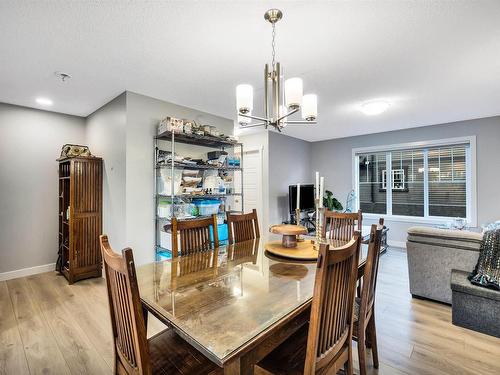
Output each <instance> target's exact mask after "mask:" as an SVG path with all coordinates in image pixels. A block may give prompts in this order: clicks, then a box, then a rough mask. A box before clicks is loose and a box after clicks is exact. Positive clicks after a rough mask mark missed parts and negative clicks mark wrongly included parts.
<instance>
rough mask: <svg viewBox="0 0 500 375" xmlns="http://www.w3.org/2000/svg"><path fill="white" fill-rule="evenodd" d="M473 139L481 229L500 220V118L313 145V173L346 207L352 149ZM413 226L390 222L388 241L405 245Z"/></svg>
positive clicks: (350, 180) (350, 179)
mask: <svg viewBox="0 0 500 375" xmlns="http://www.w3.org/2000/svg"><path fill="white" fill-rule="evenodd" d="M471 135H475V136H476V142H477V144H476V147H477V218H478V225H481V224H483V223H486V222H490V221H493V220H499V219H500V200H499V199H498V189H499V186H500V173H498V159H499V157H500V152H499V150H500V149H499V147H500V116H497V117H489V118H483V119H477V120H468V121H460V122H455V123H450V124H441V125H433V126H426V127H420V128H413V129H406V130H398V131H392V132H385V133H377V134H369V135H363V136H357V137H349V138H340V139H333V140H329V141H322V142H314V143H313V145H312V154H311V165H312V169H318V170H319V171H320V173H322V174H324V175H325V184H326V188H327V189H329V190H331V191H332V192H333V193H334V195H335V196H336V197H337V198H339V199H340V201H341V202H342V203H343V204H344V202H345V199H346V196H347V194H348V193H349V191H350V190H351V189H352V149H353V148H357V147H368V146H377V145H390V144H397V143H405V142H415V141H427V140H433V139H445V138H454V137H462V136H471ZM366 223H367V224H368V223H370V222H369V221H367V222H366ZM413 225H414V224H412V223H404V222H389V223H388V226H389V227H390V232H389V233H390V235H389V239H390V240H391V241H393V242H394V241H397V242H404V241H405V240H406V230H407V228H408V227H410V226H413Z"/></svg>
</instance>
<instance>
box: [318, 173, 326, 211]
mask: <svg viewBox="0 0 500 375" xmlns="http://www.w3.org/2000/svg"><path fill="white" fill-rule="evenodd" d="M324 190H325V178H324V177H323V176H321V178H320V180H319V206H320V207H321V208H323V195H324V193H325V191H324Z"/></svg>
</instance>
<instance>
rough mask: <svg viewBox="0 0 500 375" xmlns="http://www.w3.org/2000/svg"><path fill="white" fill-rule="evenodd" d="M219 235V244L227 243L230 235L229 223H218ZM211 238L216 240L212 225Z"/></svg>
mask: <svg viewBox="0 0 500 375" xmlns="http://www.w3.org/2000/svg"><path fill="white" fill-rule="evenodd" d="M217 237H218V239H219V245H226V244H227V241H228V238H229V235H228V232H227V224H218V225H217ZM210 240H211V241H212V242H213V241H214V232H213V229H212V227H210Z"/></svg>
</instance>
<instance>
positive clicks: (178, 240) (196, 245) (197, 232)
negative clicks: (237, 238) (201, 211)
mask: <svg viewBox="0 0 500 375" xmlns="http://www.w3.org/2000/svg"><path fill="white" fill-rule="evenodd" d="M210 228H212V230H210ZM211 233H212V234H213V240H212V238H211ZM179 244H180V247H179ZM216 247H219V237H218V235H217V215H212V216H211V217H208V218H203V219H194V220H177V218H175V217H174V218H172V257H173V258H175V257H177V256H182V255H188V254H193V253H197V252H200V251H206V250H210V249H214V248H216Z"/></svg>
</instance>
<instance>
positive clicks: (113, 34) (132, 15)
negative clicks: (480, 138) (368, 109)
mask: <svg viewBox="0 0 500 375" xmlns="http://www.w3.org/2000/svg"><path fill="white" fill-rule="evenodd" d="M271 7H279V8H281V9H282V10H283V11H284V18H283V20H282V21H281V22H280V23H279V24H278V26H277V57H278V60H279V61H280V62H281V63H282V64H283V65H284V68H285V69H286V70H285V73H286V74H287V76H288V77H290V76H301V77H302V78H303V79H304V89H305V92H315V93H317V94H318V96H319V118H318V122H319V124H318V125H316V126H315V127H314V128H312V125H310V126H295V127H293V128H292V127H288V128H287V129H286V133H287V134H290V135H293V136H295V137H298V138H302V139H306V140H310V141H314V140H321V139H328V138H337V137H345V136H350V135H358V134H366V133H373V132H379V131H387V130H393V129H402V128H409V127H415V126H422V125H429V124H437V123H443V122H451V121H457V120H463V119H470V118H478V117H486V116H492V115H498V114H500V104H499V103H500V1H498V0H492V1H470V0H467V1H413V2H409V1H371V2H366V1H363V2H361V1H329V2H326V1H286V2H283V1H273V2H267V1H245V2H241V1H184V2H179V1H176V2H166V1H163V2H144V1H133V2H129V1H78V2H77V1H71V2H70V1H48V0H47V1H37V2H33V1H24V0H13V1H12V0H3V1H0V101H2V102H7V103H14V104H19V105H24V106H29V107H38V105H37V104H36V103H35V98H36V97H39V96H45V97H49V98H51V99H53V101H54V105H53V107H51V108H50V109H51V110H54V111H57V112H63V113H69V114H74V115H80V116H86V115H88V114H90V113H91V112H93V111H94V110H96V109H97V108H99V107H100V106H101V105H103V104H104V103H106V102H107V101H108V100H110V99H112V98H113V97H115V96H116V95H118V94H120V93H121V92H123V91H124V90H131V91H135V92H138V93H142V94H145V95H150V96H153V97H156V98H160V99H164V100H167V101H171V102H174V103H178V104H182V105H186V106H189V107H193V108H197V109H200V110H204V111H207V112H211V113H214V114H218V115H222V116H225V117H229V118H234V117H235V98H234V94H235V86H236V85H237V84H238V83H251V84H253V85H254V87H255V88H256V91H257V94H258V97H257V98H256V100H258V101H259V102H261V101H262V99H261V94H262V81H263V78H262V75H263V66H264V63H265V62H269V60H270V43H271V39H270V37H271V29H270V25H269V24H267V23H266V22H265V21H264V20H263V14H264V12H265V10H267V9H268V8H271ZM57 70H59V71H65V72H68V73H70V74H72V75H73V78H72V79H71V81H70V82H68V83H66V84H62V83H61V82H59V81H57V80H56V79H55V77H54V74H53V73H54V71H57ZM374 98H385V99H389V100H391V101H393V102H394V104H393V106H392V107H391V108H390V109H389V111H387V112H386V113H384V114H382V115H380V116H376V117H367V116H365V115H363V114H362V113H360V112H359V111H358V110H357V106H358V105H359V104H360V103H361V102H363V101H365V100H369V99H374ZM313 129H314V130H313Z"/></svg>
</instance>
